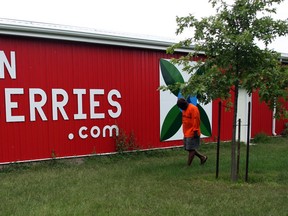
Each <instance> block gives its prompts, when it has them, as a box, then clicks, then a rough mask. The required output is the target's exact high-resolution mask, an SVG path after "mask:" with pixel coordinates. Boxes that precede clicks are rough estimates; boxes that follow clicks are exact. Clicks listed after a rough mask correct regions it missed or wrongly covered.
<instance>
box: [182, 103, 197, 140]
mask: <svg viewBox="0 0 288 216" xmlns="http://www.w3.org/2000/svg"><path fill="white" fill-rule="evenodd" d="M182 124H183V134H184V137H193V135H194V131H197V132H198V135H199V136H200V134H201V131H200V113H199V110H198V107H196V106H195V105H193V104H189V105H188V107H187V109H186V110H182Z"/></svg>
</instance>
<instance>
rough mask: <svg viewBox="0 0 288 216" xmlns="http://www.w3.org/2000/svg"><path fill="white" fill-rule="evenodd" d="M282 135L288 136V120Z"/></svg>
mask: <svg viewBox="0 0 288 216" xmlns="http://www.w3.org/2000/svg"><path fill="white" fill-rule="evenodd" d="M281 135H282V136H283V137H288V122H287V123H286V124H285V128H284V130H283V131H282V133H281Z"/></svg>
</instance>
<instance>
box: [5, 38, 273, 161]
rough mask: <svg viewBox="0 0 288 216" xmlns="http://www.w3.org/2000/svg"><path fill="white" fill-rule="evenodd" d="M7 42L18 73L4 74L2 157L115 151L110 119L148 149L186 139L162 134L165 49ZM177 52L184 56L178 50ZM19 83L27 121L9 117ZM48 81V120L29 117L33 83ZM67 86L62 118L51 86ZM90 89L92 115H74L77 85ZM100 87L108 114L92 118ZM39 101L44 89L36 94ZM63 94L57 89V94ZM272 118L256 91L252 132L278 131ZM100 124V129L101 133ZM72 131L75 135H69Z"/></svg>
mask: <svg viewBox="0 0 288 216" xmlns="http://www.w3.org/2000/svg"><path fill="white" fill-rule="evenodd" d="M0 50H2V51H4V52H5V55H6V56H7V58H8V59H9V56H10V52H11V51H15V54H16V65H17V78H16V79H11V78H10V77H9V76H8V75H7V71H6V70H5V79H0V140H1V141H0V163H6V162H13V161H27V160H38V159H46V158H52V157H54V156H56V157H67V156H69V157H70V156H81V155H88V154H94V153H97V154H101V153H111V152H114V151H115V143H114V140H113V138H112V137H107V136H106V137H103V131H102V129H103V128H104V127H105V126H106V125H117V126H118V127H119V128H120V129H123V130H124V131H125V132H126V133H127V135H129V133H130V132H134V134H135V138H136V142H137V144H138V145H140V147H141V148H142V149H146V148H161V147H170V146H177V145H181V144H182V141H181V140H180V141H167V142H160V135H159V133H160V123H159V116H160V111H159V107H160V101H159V91H157V88H158V87H159V60H160V59H161V58H166V59H167V58H171V56H170V55H167V54H166V53H165V51H157V50H150V49H142V48H129V47H121V46H108V45H97V44H89V43H81V42H68V41H60V40H49V39H39V38H27V37H16V36H15V37H12V36H1V37H0ZM174 56H177V54H176V55H174ZM7 88H20V89H23V94H14V95H12V96H11V101H12V102H17V105H18V108H13V109H12V115H13V116H24V117H25V121H24V122H12V123H11V122H6V115H7V113H6V111H5V110H6V107H5V89H7ZM33 88H36V89H41V90H43V91H44V93H45V94H46V96H47V102H46V103H45V105H44V106H43V107H42V108H43V112H44V114H45V115H46V117H47V121H44V120H42V119H41V117H40V115H39V113H38V112H36V120H35V121H31V120H30V108H29V106H30V105H29V91H30V90H31V89H33ZM55 89H61V90H62V91H64V92H66V93H67V95H68V102H67V105H65V107H64V108H65V111H66V113H67V117H68V119H64V117H63V116H62V114H61V113H60V111H58V112H57V113H58V120H53V119H52V117H53V109H52V107H53V104H52V91H53V90H55ZM75 89H82V90H83V89H85V90H86V93H85V94H83V95H82V106H81V107H82V109H83V113H85V114H87V119H82V120H79V119H74V114H76V113H77V112H78V105H77V104H78V102H77V101H78V99H77V96H76V95H75V94H73V90H75ZM91 89H100V90H102V93H101V94H99V95H95V97H94V99H95V101H97V102H98V103H99V104H98V105H99V106H96V107H95V110H94V111H95V112H97V113H100V114H104V115H105V118H99V119H91V116H90V100H91V99H90V96H89V93H90V90H91ZM113 89H116V90H117V91H118V92H120V94H121V98H118V97H117V96H116V95H114V96H113V101H115V102H116V103H118V104H120V105H121V108H122V112H121V115H120V116H119V117H117V118H112V117H110V116H109V113H108V110H111V111H112V112H116V111H117V107H115V106H113V104H112V105H111V104H110V103H109V101H108V94H109V92H110V91H111V90H113ZM35 98H36V99H35V101H36V102H39V101H40V100H41V97H40V96H39V95H36V96H35ZM62 100H63V97H61V95H58V97H57V101H62ZM224 110H225V107H224V106H223V107H222V123H221V127H222V131H221V139H222V140H230V139H231V135H232V111H230V112H225V111H224ZM263 115H264V116H267V115H268V117H267V118H265V119H269V121H270V119H271V113H269V112H268V111H267V110H266V108H265V106H263V105H262V104H258V103H257V102H256V101H254V99H253V115H252V122H253V123H252V136H253V135H255V134H256V133H258V132H260V131H262V130H263V131H265V132H268V133H269V131H271V128H270V126H271V124H270V123H269V124H266V123H267V120H266V121H265V119H263V118H262V117H263ZM217 120H218V101H214V102H213V121H212V128H213V131H212V136H211V138H209V139H208V140H210V141H215V140H216V138H217V124H218V122H217ZM83 126H85V127H86V128H87V130H85V131H84V132H85V134H87V136H88V137H87V138H85V139H83V138H80V137H79V135H78V131H79V129H80V128H81V127H83ZM93 127H94V128H95V127H96V128H97V129H99V131H98V132H99V136H98V137H97V138H92V137H91V134H90V129H91V128H93ZM96 132H97V130H96V131H95V130H94V133H96ZM69 134H73V135H74V137H73V139H69V138H68V137H69Z"/></svg>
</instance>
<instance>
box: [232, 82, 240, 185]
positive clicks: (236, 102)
mask: <svg viewBox="0 0 288 216" xmlns="http://www.w3.org/2000/svg"><path fill="white" fill-rule="evenodd" d="M238 94H239V83H238V82H236V84H235V92H234V96H235V97H234V112H233V131H232V143H231V180H232V181H237V163H236V126H237V112H238Z"/></svg>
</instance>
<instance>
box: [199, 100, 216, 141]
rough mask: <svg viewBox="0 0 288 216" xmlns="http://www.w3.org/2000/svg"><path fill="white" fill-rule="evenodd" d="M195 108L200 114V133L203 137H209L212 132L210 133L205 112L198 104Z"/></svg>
mask: <svg viewBox="0 0 288 216" xmlns="http://www.w3.org/2000/svg"><path fill="white" fill-rule="evenodd" d="M197 107H198V109H199V112H200V117H201V124H200V130H201V133H202V134H203V135H205V136H211V134H212V131H211V125H210V121H209V118H208V116H207V114H206V112H205V110H204V109H203V108H202V106H201V105H200V104H197Z"/></svg>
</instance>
